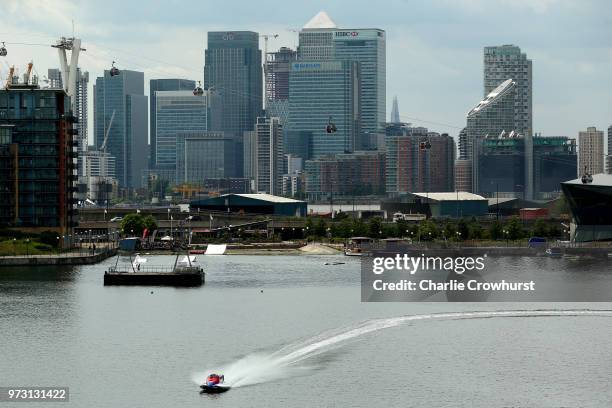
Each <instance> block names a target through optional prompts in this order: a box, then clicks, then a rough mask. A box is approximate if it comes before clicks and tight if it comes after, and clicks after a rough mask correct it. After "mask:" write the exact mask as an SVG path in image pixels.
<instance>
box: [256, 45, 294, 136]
mask: <svg viewBox="0 0 612 408" xmlns="http://www.w3.org/2000/svg"><path fill="white" fill-rule="evenodd" d="M296 57H297V53H296V52H295V51H294V50H292V49H291V48H287V47H281V49H280V50H278V51H277V52H270V53H268V55H266V63H265V65H264V75H265V77H266V90H265V92H266V95H265V99H266V100H265V102H266V116H267V117H269V118H271V117H278V118H279V119H280V122H281V124H286V123H287V119H288V117H289V73H290V72H291V63H292V62H293V61H295V59H296Z"/></svg>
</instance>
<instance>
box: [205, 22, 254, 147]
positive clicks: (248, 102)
mask: <svg viewBox="0 0 612 408" xmlns="http://www.w3.org/2000/svg"><path fill="white" fill-rule="evenodd" d="M261 63H262V61H261V51H260V50H259V34H258V33H255V32H252V31H213V32H209V33H208V48H207V49H206V52H205V65H204V88H205V89H214V91H215V92H217V93H218V102H219V104H220V108H221V111H222V113H221V120H220V122H221V123H220V124H219V128H218V129H217V128H214V129H209V130H221V131H224V132H231V133H233V134H235V135H240V136H241V135H242V132H244V131H250V130H253V129H254V127H255V123H256V121H257V117H258V116H260V115H261V112H262V100H263V95H262V79H263V78H262V67H261Z"/></svg>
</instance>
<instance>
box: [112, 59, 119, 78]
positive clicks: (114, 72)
mask: <svg viewBox="0 0 612 408" xmlns="http://www.w3.org/2000/svg"><path fill="white" fill-rule="evenodd" d="M120 73H121V72H120V71H119V68H117V67H116V66H115V61H113V65H112V66H111V69H110V76H112V77H113V76H117V75H119V74H120Z"/></svg>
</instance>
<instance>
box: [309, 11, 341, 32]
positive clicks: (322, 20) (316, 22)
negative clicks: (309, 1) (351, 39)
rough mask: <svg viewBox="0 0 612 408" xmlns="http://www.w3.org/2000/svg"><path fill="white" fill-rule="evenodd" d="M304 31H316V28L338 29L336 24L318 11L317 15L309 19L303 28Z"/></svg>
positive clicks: (324, 13) (325, 14) (322, 12)
mask: <svg viewBox="0 0 612 408" xmlns="http://www.w3.org/2000/svg"><path fill="white" fill-rule="evenodd" d="M303 28H305V29H309V28H310V29H317V28H338V26H337V25H336V23H334V21H333V20H332V19H331V18H330V17H329V15H327V13H326V12H324V11H319V13H318V14H317V15H316V16H314V17H313V18H311V19H310V21H309V22H307V23H306V24H305V25H304V27H303Z"/></svg>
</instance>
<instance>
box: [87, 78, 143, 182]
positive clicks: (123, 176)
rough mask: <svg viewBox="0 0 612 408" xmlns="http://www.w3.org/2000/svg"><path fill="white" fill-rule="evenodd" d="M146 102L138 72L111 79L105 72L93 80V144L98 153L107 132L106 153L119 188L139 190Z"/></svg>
mask: <svg viewBox="0 0 612 408" xmlns="http://www.w3.org/2000/svg"><path fill="white" fill-rule="evenodd" d="M147 102H148V101H147V97H146V96H145V94H144V73H142V72H137V71H129V70H121V73H120V74H119V75H114V76H112V75H111V74H110V71H109V70H105V71H104V76H103V77H98V78H97V79H96V85H95V86H94V141H95V143H94V144H95V146H96V148H98V149H99V148H100V147H101V146H102V145H103V143H104V136H105V134H106V132H108V140H107V141H106V151H107V152H108V153H109V154H111V155H112V156H114V157H115V160H116V162H115V164H116V175H117V179H118V180H119V185H120V186H121V187H127V188H139V187H141V184H142V182H141V181H142V171H143V170H145V169H146V168H147V164H148V163H147V161H148V160H147V158H148V143H147V125H148V118H147V105H148V103H147ZM111 118H112V123H111Z"/></svg>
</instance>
